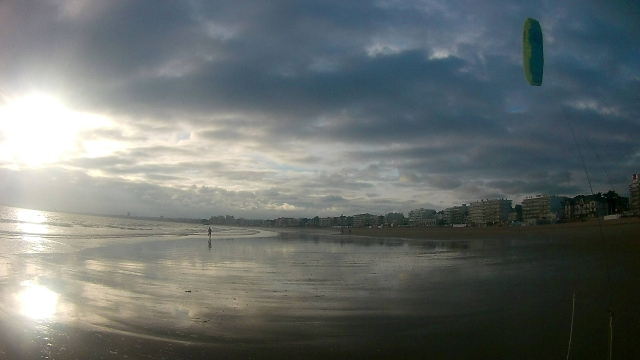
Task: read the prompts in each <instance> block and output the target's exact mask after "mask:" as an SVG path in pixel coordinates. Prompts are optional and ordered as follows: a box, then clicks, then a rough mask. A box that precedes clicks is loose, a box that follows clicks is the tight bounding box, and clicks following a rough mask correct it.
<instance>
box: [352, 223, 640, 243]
mask: <svg viewBox="0 0 640 360" xmlns="http://www.w3.org/2000/svg"><path fill="white" fill-rule="evenodd" d="M347 235H357V236H370V237H384V238H407V239H428V240H465V239H514V238H517V239H534V238H535V239H548V240H594V239H598V238H600V237H602V238H604V239H606V240H611V241H615V240H621V239H629V240H633V239H635V240H640V219H639V218H625V219H618V220H608V221H600V222H598V221H595V220H592V221H586V222H576V223H566V224H552V225H537V226H504V227H497V226H496V227H466V228H450V227H413V228H409V227H397V228H382V229H378V228H353V229H351V233H350V234H347Z"/></svg>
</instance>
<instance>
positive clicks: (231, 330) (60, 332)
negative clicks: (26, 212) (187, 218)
mask: <svg viewBox="0 0 640 360" xmlns="http://www.w3.org/2000/svg"><path fill="white" fill-rule="evenodd" d="M113 224H115V222H114V223H112V224H110V226H113ZM596 224H597V223H596ZM591 225H592V224H591V223H589V224H579V225H574V224H567V225H558V226H556V225H549V226H539V227H522V228H521V229H518V228H493V229H491V228H486V229H452V228H449V229H352V233H351V234H348V233H347V234H344V235H343V234H341V233H340V229H329V230H318V229H282V230H281V231H278V232H274V231H273V230H274V229H248V230H240V229H232V228H231V229H226V228H225V229H221V231H219V232H218V235H219V236H218V237H215V236H214V239H213V241H212V244H211V247H209V246H208V238H207V236H206V232H205V230H206V227H202V228H201V229H200V230H202V235H197V234H192V235H185V236H173V235H168V234H165V235H163V236H156V235H157V234H156V235H154V236H149V237H143V236H135V237H130V236H129V235H126V236H122V237H118V238H117V239H116V240H117V241H114V242H111V240H108V239H106V238H101V239H99V241H96V242H92V241H89V240H87V238H86V237H79V238H77V239H75V240H74V238H73V237H71V238H67V239H64V238H63V237H58V238H55V241H57V242H61V243H65V247H64V249H67V250H68V251H67V250H65V251H46V252H36V251H31V250H33V249H34V247H33V246H31V247H16V246H13V245H12V246H11V247H9V249H11V251H14V252H13V253H12V252H11V251H8V250H7V249H6V248H2V250H3V251H2V253H1V257H0V290H1V294H2V295H0V357H1V358H2V359H34V358H51V359H76V358H78V359H81V358H103V359H125V358H126V359H161V358H165V359H208V358H221V359H233V358H255V359H281V358H311V359H329V358H331V359H354V358H362V359H365V358H366V359H389V358H393V359H424V358H429V359H451V358H464V359H486V358H491V359H513V358H518V359H541V358H566V355H567V349H568V343H569V334H570V331H571V319H572V309H573V297H574V295H575V313H574V327H573V332H572V346H571V357H570V358H580V359H602V358H607V355H608V345H609V325H608V324H609V317H608V311H609V307H610V305H611V304H612V305H613V310H614V322H613V338H614V346H613V357H614V358H620V359H625V358H637V357H638V356H640V344H638V342H637V334H638V333H640V310H639V307H638V305H637V299H638V297H639V296H640V281H639V280H638V279H640V254H639V253H638V251H637V250H638V245H637V242H638V236H637V235H638V233H639V232H638V223H637V222H634V221H618V222H617V223H615V224H614V223H610V224H607V225H603V226H602V229H603V233H602V234H603V235H602V236H601V235H599V231H600V226H595V227H594V226H591ZM145 226H147V225H146V223H145ZM127 227H128V228H131V226H130V225H127ZM148 227H149V228H151V227H153V224H151V225H149V226H148ZM138 228H140V229H143V228H144V229H147V228H146V227H143V226H141V225H140V226H138ZM196 230H198V228H196ZM265 230H268V231H265ZM136 231H137V230H136ZM142 231H143V230H140V231H139V232H142ZM144 231H148V230H144ZM180 231H182V230H180ZM420 233H422V235H419V234H420ZM110 234H111V233H110ZM181 234H182V233H181ZM223 234H226V235H223ZM229 234H232V236H229ZM594 234H596V235H594ZM365 235H366V236H365ZM56 236H57V235H56ZM127 236H129V237H127ZM20 239H22V238H17V237H16V238H15V239H13V240H14V241H20ZM603 239H604V240H605V245H606V248H605V247H603V242H602V240H603ZM49 240H50V238H47V237H46V236H42V237H41V241H44V242H46V241H49ZM32 241H33V239H32ZM76 242H79V243H82V244H84V245H83V246H78V247H74V244H75V243H76ZM2 244H5V242H3V243H2ZM87 244H89V245H87ZM91 244H92V245H91ZM42 248H43V249H48V248H47V247H46V246H44V247H42ZM69 248H71V249H72V250H69ZM15 249H31V250H29V251H27V250H24V251H21V252H15ZM56 249H62V247H61V248H56Z"/></svg>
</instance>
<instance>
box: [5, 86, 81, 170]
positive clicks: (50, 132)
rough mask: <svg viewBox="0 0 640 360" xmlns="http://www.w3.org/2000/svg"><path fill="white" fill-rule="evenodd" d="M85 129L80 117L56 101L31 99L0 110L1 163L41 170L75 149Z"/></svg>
mask: <svg viewBox="0 0 640 360" xmlns="http://www.w3.org/2000/svg"><path fill="white" fill-rule="evenodd" d="M82 127H83V123H82V121H81V118H80V117H79V115H78V114H77V113H74V112H72V111H69V110H67V109H65V108H64V107H63V106H62V105H61V104H60V103H59V102H58V101H57V100H56V99H54V98H52V97H49V96H44V95H31V96H28V97H24V98H21V99H16V100H14V101H11V102H9V103H7V104H6V105H4V106H2V107H1V108H0V131H1V132H2V133H3V134H2V137H0V141H1V142H0V148H1V149H2V150H3V151H2V155H0V156H1V159H0V160H4V161H8V162H14V163H20V164H26V165H29V166H38V165H41V164H45V163H51V162H54V161H57V160H58V159H60V157H61V156H62V155H63V154H64V153H65V152H67V151H72V150H74V148H75V146H76V145H75V139H76V135H77V133H78V131H80V130H81V129H82Z"/></svg>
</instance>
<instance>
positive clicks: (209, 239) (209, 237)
mask: <svg viewBox="0 0 640 360" xmlns="http://www.w3.org/2000/svg"><path fill="white" fill-rule="evenodd" d="M209 244H211V226H209Z"/></svg>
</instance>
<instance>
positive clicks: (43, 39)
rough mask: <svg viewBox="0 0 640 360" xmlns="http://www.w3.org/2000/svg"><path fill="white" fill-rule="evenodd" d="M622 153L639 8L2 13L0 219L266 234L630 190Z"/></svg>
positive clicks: (605, 0) (635, 156) (227, 6)
mask: <svg viewBox="0 0 640 360" xmlns="http://www.w3.org/2000/svg"><path fill="white" fill-rule="evenodd" d="M528 17H531V18H534V19H537V20H538V21H539V22H540V24H541V26H542V31H543V36H544V54H545V70H544V79H543V84H542V86H540V87H535V86H530V85H529V84H528V83H527V82H526V79H525V76H524V71H523V68H522V30H523V24H524V21H525V20H526V19H527V18H528ZM639 142H640V3H638V2H637V1H631V0H629V1H622V0H621V1H612V0H580V1H577V0H576V1H562V0H561V1H529V0H528V1H511V0H509V1H482V2H478V1H458V0H425V1H411V0H406V1H393V0H389V1H384V0H383V1H367V0H354V1H352V0H340V1H328V0H323V1H314V0H310V1H264V0H255V1H253V0H247V1H245V0H236V1H204V0H189V1H155V0H154V1H143V0H135V1H125V0H121V1H120V0H113V1H101V0H95V1H91V0H70V1H63V0H33V1H29V0H26V1H17V0H15V1H13V0H9V1H2V2H0V204H4V205H10V206H17V207H26V208H35V209H40V210H56V211H72V212H92V213H100V214H126V213H127V212H130V213H131V214H134V215H145V216H161V215H162V216H171V217H203V218H208V217H209V216H217V215H226V214H230V215H235V216H236V217H245V218H276V217H280V216H292V217H312V216H316V215H317V216H339V215H341V214H344V215H353V214H358V213H365V212H367V213H372V214H386V213H388V212H403V213H405V214H407V213H408V212H409V211H410V210H413V209H417V208H431V209H436V210H441V209H444V208H447V207H451V206H454V205H460V204H462V203H467V204H468V203H470V202H473V201H477V200H480V199H493V198H507V199H511V200H513V204H514V205H515V204H518V203H520V202H521V201H522V199H523V198H525V197H527V196H532V195H537V194H551V195H565V196H575V195H578V194H590V193H591V188H592V189H593V191H594V192H606V191H608V190H611V189H613V190H615V191H617V192H618V193H619V194H621V195H623V196H628V185H629V183H630V181H631V176H632V174H634V173H640V143H639ZM587 174H588V177H587ZM590 184H591V185H590Z"/></svg>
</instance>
